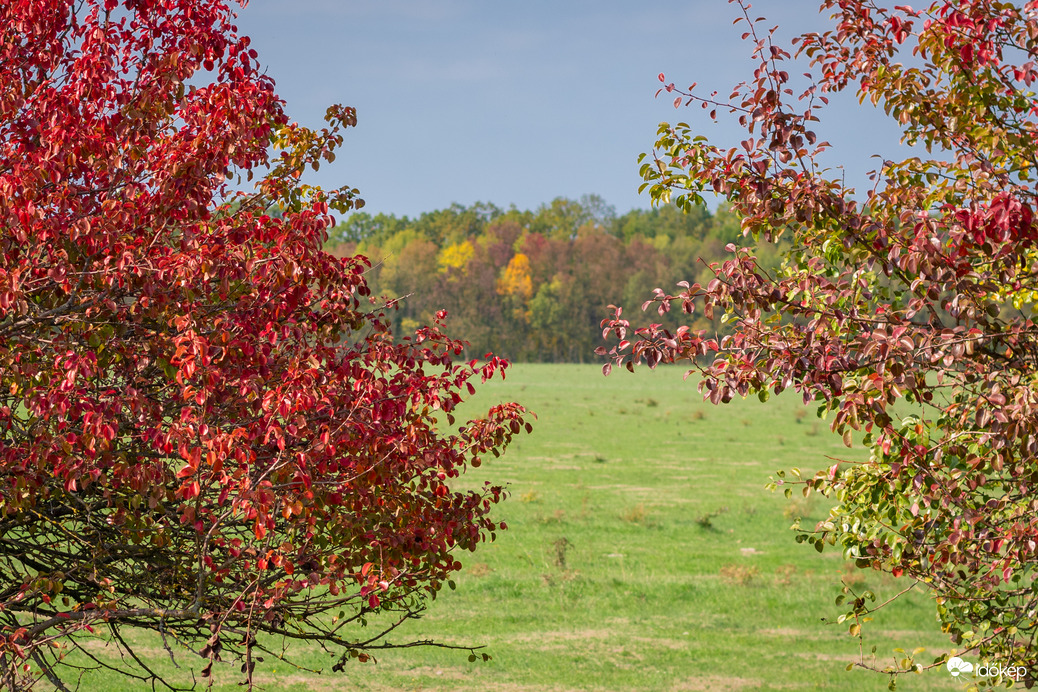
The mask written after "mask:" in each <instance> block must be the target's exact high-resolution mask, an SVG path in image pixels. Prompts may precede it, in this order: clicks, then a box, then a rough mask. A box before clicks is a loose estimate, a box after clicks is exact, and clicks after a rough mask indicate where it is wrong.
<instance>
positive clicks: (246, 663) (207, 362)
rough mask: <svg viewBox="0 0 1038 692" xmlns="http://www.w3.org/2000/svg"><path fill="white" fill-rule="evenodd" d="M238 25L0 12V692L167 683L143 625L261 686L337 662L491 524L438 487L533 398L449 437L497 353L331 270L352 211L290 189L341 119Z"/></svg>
mask: <svg viewBox="0 0 1038 692" xmlns="http://www.w3.org/2000/svg"><path fill="white" fill-rule="evenodd" d="M233 17H234V15H233V14H232V12H231V10H230V8H229V7H228V6H227V4H226V3H225V2H224V1H223V0H121V1H117V0H81V1H77V2H72V1H71V0H10V1H5V2H4V3H2V4H0V397H2V399H0V686H4V687H6V688H9V689H24V688H28V687H30V686H31V685H32V684H33V683H34V682H36V681H37V680H38V679H40V678H41V677H44V676H45V677H46V678H48V679H49V680H50V682H51V683H52V684H53V685H54V686H56V687H58V688H59V689H65V683H63V682H62V680H63V679H68V678H67V674H68V673H69V672H70V671H71V673H72V674H73V675H74V676H77V675H78V673H79V671H77V670H75V669H76V668H82V667H96V666H106V667H107V666H114V667H116V668H118V669H120V670H122V671H123V672H125V673H126V674H128V675H134V676H137V677H139V678H141V679H142V680H151V681H154V680H155V679H156V676H157V674H156V673H155V672H154V670H153V668H152V662H151V661H149V660H147V659H146V658H144V657H141V656H138V655H137V654H136V653H135V652H134V650H133V647H132V646H131V645H130V644H129V643H128V639H127V637H126V636H125V635H126V633H127V632H128V631H129V630H151V631H154V632H156V633H157V634H156V636H157V637H158V636H161V637H162V639H161V641H163V642H165V643H166V645H167V646H170V647H172V646H179V645H183V646H185V647H187V648H189V649H192V650H194V651H195V652H196V653H198V654H199V655H201V656H202V657H204V658H206V659H209V665H207V666H206V667H205V669H204V671H203V675H206V676H209V675H211V674H212V672H213V665H212V664H213V662H218V661H230V660H235V661H236V664H235V668H234V670H235V672H236V671H237V670H238V664H240V667H241V671H242V673H243V675H244V680H245V682H246V683H248V684H250V685H251V683H252V679H253V671H254V668H255V666H256V664H257V661H258V660H259V658H260V656H259V655H258V654H259V652H260V651H261V650H264V649H269V648H270V647H272V646H275V645H276V646H278V647H281V646H283V644H284V642H286V641H287V642H289V643H291V642H292V641H297V642H299V643H300V645H318V644H319V645H323V646H325V647H327V648H330V649H332V650H333V656H334V657H336V659H337V664H336V667H339V668H341V666H342V664H343V663H344V662H345V661H347V660H349V659H351V658H359V659H360V660H366V659H367V658H369V657H370V654H368V653H365V651H370V650H372V649H378V648H383V647H387V646H392V645H393V644H389V643H388V642H387V641H386V640H385V634H386V632H387V631H388V630H391V629H393V628H394V627H395V626H396V625H397V624H398V623H400V622H402V621H403V620H406V619H408V618H410V617H413V616H416V615H417V614H419V613H420V612H421V611H422V610H423V608H424V607H425V605H426V603H427V601H428V599H429V598H430V597H432V596H434V595H435V593H436V591H437V590H438V589H439V588H440V586H441V585H442V584H444V583H446V581H447V580H448V578H449V576H450V575H451V574H452V572H454V571H456V570H458V569H459V568H460V563H459V561H458V553H459V552H460V551H462V550H472V549H475V548H476V547H477V545H478V544H479V543H480V542H481V541H484V540H487V539H489V538H491V537H493V535H494V532H495V531H496V530H498V529H500V528H504V526H503V524H499V523H497V522H495V521H494V520H493V519H492V518H491V516H490V514H489V512H490V510H491V508H492V505H493V504H494V503H496V502H497V501H498V500H499V499H501V497H502V492H503V491H502V489H501V488H499V487H492V486H490V485H487V486H486V487H485V488H484V489H483V490H481V491H478V492H458V491H455V490H452V489H451V482H452V479H454V478H456V477H457V476H458V475H459V473H461V472H463V471H464V470H465V469H466V468H467V467H468V466H470V465H471V466H477V465H479V463H480V459H481V457H483V456H484V455H485V454H487V453H493V454H495V455H496V454H498V453H499V452H500V450H501V449H502V448H503V447H504V446H505V445H506V444H507V442H508V441H509V439H510V437H511V436H512V435H513V434H515V433H518V432H519V431H520V429H521V428H522V427H526V428H527V429H529V425H528V424H526V423H524V421H523V414H524V412H523V410H522V408H521V407H519V406H517V405H515V404H505V405H500V406H495V407H493V408H491V409H490V411H489V412H488V413H487V414H486V415H485V417H483V418H480V419H478V420H474V421H470V422H469V423H468V424H466V425H464V426H463V427H460V428H457V429H453V428H452V430H453V432H451V431H450V430H444V429H443V427H442V426H443V424H444V423H450V424H451V425H452V426H453V424H454V418H453V415H452V413H451V412H452V410H454V409H455V407H456V406H457V405H458V404H459V402H460V401H461V400H462V396H463V395H465V394H468V393H472V392H473V385H472V380H473V379H474V378H475V379H479V380H485V379H486V378H487V377H490V376H492V375H493V374H494V373H495V372H498V371H500V370H501V368H503V367H504V366H505V364H504V363H503V362H501V361H498V360H496V359H491V360H489V361H487V362H485V363H484V364H482V365H477V364H476V363H474V362H473V363H468V364H464V363H457V362H455V361H456V359H457V358H458V355H459V354H460V353H461V348H462V344H460V343H459V342H457V341H454V340H451V339H449V338H447V337H446V336H445V335H444V334H443V333H442V332H441V331H440V327H441V321H442V318H443V315H442V313H441V314H440V315H439V316H438V321H437V323H436V324H434V325H433V326H429V327H423V328H421V329H419V330H418V331H417V332H416V333H415V334H414V335H413V337H411V338H409V339H403V340H402V341H400V340H397V341H394V339H393V338H392V336H391V334H390V333H389V327H388V324H389V320H388V319H387V317H386V314H385V311H386V309H387V308H386V307H385V306H383V307H381V308H380V307H378V304H377V303H375V302H374V301H372V300H370V299H369V297H368V290H367V288H366V285H365V280H364V273H365V270H366V268H367V263H366V260H365V259H364V258H361V257H357V258H352V259H346V260H337V259H335V258H333V257H331V256H330V255H328V254H326V253H324V252H322V250H321V248H322V244H323V242H324V240H325V239H326V237H327V229H328V228H329V227H330V226H331V225H332V223H333V221H332V217H331V216H330V211H331V210H332V209H337V210H340V211H345V210H347V209H349V208H351V207H355V206H359V205H360V204H361V202H360V200H359V199H357V198H356V197H355V195H356V193H357V191H356V190H352V189H349V188H345V189H342V190H336V191H328V192H325V191H321V190H319V189H316V188H309V187H307V186H304V185H301V184H300V183H299V182H298V179H299V177H300V175H301V173H302V172H303V171H304V169H306V168H308V167H314V168H316V167H317V165H318V162H319V161H321V160H327V161H330V160H332V158H333V153H332V152H333V150H334V149H335V148H336V147H337V146H338V145H339V144H340V143H341V141H342V136H341V134H340V132H339V131H340V129H342V128H344V127H348V126H352V125H354V124H355V121H356V114H355V112H354V111H353V110H352V109H350V108H342V107H335V108H332V109H330V110H329V111H328V118H327V119H328V122H329V124H328V127H327V128H326V129H323V130H320V131H312V130H308V129H305V128H302V127H299V126H297V125H294V124H290V123H289V121H288V119H287V118H286V116H285V114H284V112H283V110H282V106H283V103H282V102H281V101H280V100H279V99H278V97H277V96H276V94H275V92H274V88H273V87H274V85H273V84H272V82H271V80H270V79H269V78H268V77H267V76H265V75H264V74H263V73H262V72H261V71H260V70H259V68H258V66H257V62H256V57H257V56H256V52H255V51H254V50H252V49H250V48H249V40H248V38H246V37H243V36H239V35H238V34H237V30H236V28H235V27H234V25H233V23H232V22H233ZM236 178H237V179H239V180H240V179H242V178H247V179H249V180H253V179H254V178H256V179H257V181H258V183H257V186H256V191H255V192H253V193H248V194H246V193H240V192H236V191H235V190H236V189H237V188H236V187H234V186H232V185H231V183H230V182H229V180H231V181H233V180H234V179H236ZM339 611H343V612H342V613H340V614H339V616H338V617H337V618H333V617H331V616H327V617H326V616H325V615H326V614H327V613H329V612H331V613H339ZM373 613H381V614H383V615H382V619H381V620H379V622H382V623H384V625H381V626H379V627H378V629H376V630H373V631H367V630H362V629H360V625H362V624H363V623H364V622H365V620H366V619H367V618H368V617H369V616H370V615H371V614H373ZM90 633H95V635H96V636H101V637H104V638H105V639H107V640H108V641H110V642H112V643H113V644H114V645H115V646H116V647H117V648H118V649H121V650H122V654H123V655H122V656H121V657H117V656H110V655H109V656H107V657H106V658H103V659H99V658H96V653H97V649H96V648H88V647H83V646H82V645H81V643H82V638H83V637H84V636H88V637H89V636H95V635H91V634H90ZM174 642H179V644H174ZM417 643H431V642H409V643H408V645H414V644H417ZM470 651H471V650H470ZM336 659H333V660H332V661H331V662H332V663H335V660H336Z"/></svg>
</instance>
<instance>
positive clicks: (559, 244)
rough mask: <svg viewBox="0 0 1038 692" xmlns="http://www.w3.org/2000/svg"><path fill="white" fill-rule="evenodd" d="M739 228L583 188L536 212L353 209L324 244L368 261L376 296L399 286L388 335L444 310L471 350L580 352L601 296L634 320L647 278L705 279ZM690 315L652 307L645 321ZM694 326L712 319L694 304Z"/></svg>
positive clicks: (651, 284) (583, 356)
mask: <svg viewBox="0 0 1038 692" xmlns="http://www.w3.org/2000/svg"><path fill="white" fill-rule="evenodd" d="M741 238H742V233H741V231H740V227H739V220H738V219H737V218H736V217H735V216H734V215H733V214H731V213H730V212H728V211H726V210H724V209H720V210H718V211H717V212H714V213H711V212H710V211H709V210H708V209H707V208H706V207H705V206H702V207H697V208H695V209H694V210H693V211H692V213H688V214H686V213H682V212H681V211H680V210H678V209H677V208H675V207H671V206H668V207H660V208H656V209H651V210H634V211H631V212H628V213H626V214H623V215H622V216H617V215H616V213H615V211H614V210H613V208H612V207H610V206H609V205H607V204H605V203H604V202H603V200H602V199H601V198H599V197H597V196H595V195H591V196H585V197H582V198H581V199H580V200H579V201H574V200H570V199H563V198H559V199H556V200H555V201H553V202H552V203H551V204H546V205H542V206H541V207H540V208H538V209H537V210H535V211H525V210H519V209H516V208H514V207H513V208H511V209H508V210H502V209H500V208H498V207H496V206H494V205H491V204H483V203H477V204H474V205H472V206H470V207H465V206H461V205H458V204H455V205H453V206H451V207H450V208H448V209H442V210H439V211H433V212H427V213H424V214H422V215H421V216H419V217H418V218H416V219H411V218H408V217H406V216H405V217H402V218H399V217H396V216H393V215H386V214H377V215H371V214H367V213H364V212H358V213H354V214H351V215H350V216H349V217H348V218H347V219H346V220H345V222H343V223H341V224H339V225H338V226H336V227H335V228H334V229H332V231H331V234H330V239H329V242H328V246H329V249H330V250H331V251H333V252H335V253H336V254H339V255H345V254H362V255H366V256H367V257H368V258H369V259H370V260H371V261H372V264H373V268H372V269H371V271H370V272H369V273H368V280H369V283H370V285H371V289H372V293H373V295H376V296H386V297H389V298H402V297H405V296H406V298H404V299H403V300H401V301H400V309H399V311H397V312H396V314H395V318H394V321H395V325H394V326H395V327H396V328H397V329H396V333H397V334H408V333H411V332H413V331H414V329H415V328H417V327H418V326H420V325H423V324H427V323H430V322H432V320H433V316H434V315H435V313H436V311H438V310H441V309H445V310H447V312H448V315H449V316H448V320H447V332H448V334H450V335H451V336H453V337H455V338H460V339H464V340H466V341H468V342H469V343H470V344H471V348H470V351H469V354H468V355H470V356H471V357H480V356H482V355H483V354H484V353H488V352H492V353H494V354H496V355H499V356H503V357H506V358H509V359H511V360H515V361H552V362H558V361H570V362H589V361H593V360H595V359H596V358H597V356H595V355H594V350H595V348H597V347H598V346H600V345H602V344H603V341H602V339H601V329H600V327H599V323H600V322H601V320H602V319H603V318H604V317H606V316H607V315H608V314H609V310H608V309H607V306H608V305H610V304H614V305H622V306H624V308H625V310H626V311H627V312H628V313H632V322H633V321H635V320H639V318H641V317H643V316H642V315H640V314H638V313H639V309H640V306H641V305H642V303H644V302H645V301H646V300H648V299H649V298H650V297H651V296H652V290H653V289H654V288H656V287H660V288H663V289H664V290H666V291H670V292H676V290H677V289H676V287H675V284H676V283H677V282H678V281H681V280H687V281H689V282H692V281H700V282H703V281H705V280H709V278H711V277H712V274H711V273H710V271H709V269H708V268H707V266H706V265H707V264H709V263H711V262H717V261H722V260H724V259H725V258H726V257H730V254H729V253H727V252H726V251H725V249H724V248H725V245H727V244H728V243H732V242H735V243H739V241H740V239H741ZM687 319H688V318H687V317H686V316H682V315H668V316H666V317H662V318H661V317H659V316H658V315H656V314H655V313H653V315H652V319H651V321H655V322H662V323H664V324H668V325H671V326H676V325H678V324H685V323H687ZM639 321H650V320H649V319H648V317H647V316H646V317H645V319H641V320H639ZM693 325H694V326H695V327H696V328H703V329H716V328H717V327H718V325H716V324H714V323H712V322H711V321H709V320H706V319H705V318H704V317H703V316H701V315H697V316H695V317H694V318H693Z"/></svg>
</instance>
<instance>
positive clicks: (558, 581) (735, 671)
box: [84, 365, 961, 692]
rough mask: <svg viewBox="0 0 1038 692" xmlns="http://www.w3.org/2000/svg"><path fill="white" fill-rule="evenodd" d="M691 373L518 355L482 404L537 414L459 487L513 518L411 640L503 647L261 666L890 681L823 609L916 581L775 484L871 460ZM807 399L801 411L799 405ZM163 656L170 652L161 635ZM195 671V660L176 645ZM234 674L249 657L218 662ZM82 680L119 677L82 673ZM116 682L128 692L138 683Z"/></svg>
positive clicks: (645, 683)
mask: <svg viewBox="0 0 1038 692" xmlns="http://www.w3.org/2000/svg"><path fill="white" fill-rule="evenodd" d="M682 374H683V373H682V371H679V370H676V369H660V370H657V371H655V372H652V371H649V370H647V369H642V370H639V371H638V372H637V374H636V375H631V374H629V373H627V372H617V373H614V374H613V375H612V376H610V377H608V378H605V377H603V376H602V375H601V372H600V369H599V368H598V367H597V366H580V365H517V366H515V367H514V368H513V369H512V370H510V371H509V375H508V379H507V381H505V382H496V383H492V384H489V383H488V385H486V386H485V387H484V389H483V391H482V392H481V393H480V395H479V398H478V400H477V401H475V402H474V404H473V405H474V406H476V407H478V406H486V405H489V404H490V403H492V402H493V401H495V400H516V401H519V402H521V403H523V404H524V405H526V406H527V407H528V408H530V409H531V410H533V411H535V412H536V413H537V416H538V419H537V421H536V422H535V428H534V432H533V434H532V435H529V436H523V437H521V438H519V439H518V441H517V442H516V443H514V444H513V446H512V448H511V449H510V450H509V451H508V453H507V454H506V455H505V456H504V457H502V458H501V459H492V460H490V461H489V462H487V463H486V464H485V465H484V466H483V467H481V468H480V469H478V470H476V471H474V472H472V473H470V474H468V476H467V477H466V478H464V483H467V484H468V483H471V484H473V485H476V484H477V483H481V482H482V481H483V480H484V479H492V480H494V481H495V482H506V483H508V485H509V487H510V492H511V496H510V497H509V498H508V499H507V500H506V501H505V502H504V503H502V505H500V506H499V508H498V517H499V518H501V519H504V520H505V521H507V523H508V525H509V530H508V531H506V532H504V533H502V534H499V536H498V540H497V542H495V543H493V544H489V545H486V546H485V547H484V548H483V549H482V550H481V551H479V552H477V553H474V554H465V555H462V556H461V557H460V559H461V560H462V562H463V563H464V564H465V568H464V570H463V571H462V572H461V574H460V576H459V577H458V579H457V584H458V588H457V590H456V591H454V592H444V593H443V594H441V596H440V598H438V599H437V601H436V602H435V603H433V605H432V607H431V608H430V611H429V613H428V614H427V616H426V617H424V618H423V619H422V620H420V621H417V622H413V623H410V626H409V629H408V630H407V631H406V632H404V633H402V634H401V635H400V637H401V638H403V637H408V638H418V637H426V636H432V637H434V638H436V639H437V640H439V641H443V642H447V643H455V644H483V645H486V647H487V648H486V651H488V652H489V653H490V654H491V655H492V656H493V659H492V660H491V661H490V662H489V663H469V662H468V660H467V655H466V654H464V653H462V652H452V651H445V650H439V649H410V650H405V651H398V652H391V653H386V654H383V655H381V656H379V659H380V662H379V663H378V665H371V664H357V665H356V666H355V667H348V668H347V669H346V672H345V674H334V673H331V672H330V670H329V669H330V659H329V658H328V657H327V656H324V657H322V656H320V655H318V654H316V653H314V654H307V653H304V652H300V651H294V652H293V655H294V657H295V658H296V659H297V660H298V661H299V662H301V663H303V664H305V665H306V666H307V667H310V668H313V669H324V670H325V673H324V674H321V675H317V674H314V673H312V672H307V671H303V670H299V669H295V668H293V667H291V666H289V665H287V664H282V663H279V664H278V666H277V667H276V670H273V671H272V670H270V669H268V670H266V671H264V672H263V673H262V674H260V675H259V676H258V680H259V681H260V684H261V685H263V686H265V687H266V688H267V689H274V690H307V691H314V692H316V691H318V690H341V689H361V690H714V689H785V690H807V689H826V690H829V689H832V690H881V689H886V686H887V682H888V681H887V678H886V677H884V676H882V675H877V674H873V673H867V672H865V671H862V670H858V669H855V670H853V671H850V672H848V671H847V670H846V667H847V664H848V663H851V662H853V661H856V660H858V641H857V640H856V639H854V638H852V637H850V636H849V635H848V633H847V626H846V624H845V625H835V624H833V625H829V624H825V623H823V621H822V619H823V618H830V619H834V618H835V617H836V615H837V614H838V613H839V610H838V609H837V608H836V606H835V605H834V604H833V603H834V599H835V597H836V596H837V595H838V594H839V587H838V583H839V580H840V579H841V576H842V577H843V578H846V579H847V580H848V582H850V583H851V584H852V585H854V586H855V588H858V589H861V588H870V589H872V590H874V591H876V593H877V594H878V595H879V597H880V599H881V600H883V599H885V597H886V596H889V595H891V594H893V593H895V592H896V591H898V590H900V589H901V588H903V586H905V584H902V583H901V582H900V581H898V580H894V579H892V578H890V577H887V576H885V575H881V574H879V573H875V572H864V571H860V570H855V569H854V568H853V567H851V566H850V565H849V564H847V563H845V562H844V561H843V559H842V558H841V556H840V555H839V553H838V551H835V550H833V551H827V552H825V553H823V554H821V555H819V554H818V553H816V552H815V551H814V550H813V549H811V548H810V547H809V546H806V545H799V544H797V543H796V542H795V541H794V534H793V532H791V531H789V526H790V524H791V517H793V516H794V515H797V514H802V515H804V516H805V524H808V525H813V523H814V521H817V520H818V519H819V518H821V517H822V516H824V515H825V513H826V511H827V509H828V507H827V505H826V503H825V499H824V498H820V497H818V498H811V499H810V500H809V501H804V499H803V498H799V495H797V496H795V498H799V499H796V500H793V501H791V500H787V499H785V498H784V497H783V496H782V495H781V494H780V493H770V492H768V491H766V490H764V488H763V486H764V485H765V483H767V481H768V477H769V476H770V475H772V474H773V473H774V472H775V471H776V470H778V469H787V468H789V467H792V466H800V467H801V468H803V469H804V470H805V471H814V470H815V469H817V468H819V467H822V466H825V465H829V464H831V463H832V462H831V461H830V460H829V457H837V458H848V455H850V454H854V455H856V458H859V459H860V458H861V457H862V454H863V452H862V451H861V450H854V451H852V450H848V449H846V448H845V447H843V445H842V443H841V442H840V440H839V439H838V438H837V437H835V436H833V435H831V434H830V433H829V432H828V427H827V425H826V424H825V423H824V422H822V421H819V420H818V419H816V418H815V417H814V412H813V409H805V408H804V407H802V406H801V405H800V402H799V400H798V399H797V398H796V395H795V394H792V393H791V395H790V396H781V397H776V398H773V399H772V400H771V401H770V402H769V403H767V404H760V403H758V402H757V401H756V399H754V400H752V401H736V402H733V403H732V404H730V405H728V406H724V407H713V406H710V405H709V404H704V403H703V402H702V401H701V397H700V395H699V394H698V392H697V391H696V388H695V386H694V384H693V383H692V382H691V381H690V382H683V381H682ZM805 413H806V415H805ZM864 633H865V642H866V648H865V650H866V652H868V651H870V650H871V647H872V646H876V647H877V654H876V655H877V657H878V658H879V660H878V663H879V664H880V665H885V664H886V663H888V662H889V661H890V660H891V658H892V657H893V656H894V655H895V654H894V649H895V648H896V647H900V648H903V649H906V650H912V649H913V648H915V647H918V646H923V647H926V649H927V651H926V653H925V654H924V655H922V656H920V658H919V660H920V661H924V662H929V661H930V660H932V658H933V657H934V656H936V655H938V654H940V653H943V652H944V651H947V650H948V642H947V639H946V638H945V637H944V636H942V635H941V633H940V631H939V628H938V625H937V623H936V620H935V618H934V615H933V609H932V605H931V604H930V603H929V602H928V601H926V599H925V598H924V597H921V596H916V597H914V598H905V599H903V600H901V601H899V602H897V603H895V604H894V606H893V607H891V608H890V609H889V610H884V611H881V612H880V613H879V614H878V615H877V618H876V621H875V622H873V623H870V625H868V626H866V629H865V631H864ZM149 653H153V654H154V659H155V660H162V659H163V658H165V659H166V664H167V669H168V670H169V671H171V672H172V671H173V669H172V667H171V666H169V665H168V658H166V654H165V653H164V652H163V651H162V650H161V648H159V647H158V646H154V647H152V648H151V649H150V651H149ZM178 663H179V664H180V666H182V668H181V670H180V671H177V675H180V676H182V677H181V678H180V679H185V677H186V678H187V679H189V677H190V674H189V673H188V671H189V670H190V669H191V668H194V669H196V670H197V669H200V668H201V667H202V663H201V662H200V661H197V660H193V659H192V658H191V657H190V655H189V654H182V655H180V656H179V657H178ZM214 672H215V673H216V679H217V683H218V684H217V685H216V687H217V689H226V690H232V689H237V682H238V681H239V679H240V675H239V674H238V672H237V666H233V667H232V666H230V665H227V666H225V669H224V670H220V669H219V667H217V668H215V669H214ZM84 684H85V685H86V688H87V689H119V682H118V681H117V680H115V679H108V678H104V677H97V678H94V679H87V680H86V681H85V682H84ZM960 687H961V684H958V683H955V682H954V681H953V679H952V678H951V677H950V676H949V675H948V673H947V672H946V671H945V670H944V668H943V667H941V668H938V669H935V670H932V671H928V672H927V673H925V674H923V675H913V676H907V677H903V678H902V679H901V680H900V681H899V685H898V688H899V689H902V690H931V689H932V690H952V689H958V688H960ZM123 689H133V687H132V686H129V687H123Z"/></svg>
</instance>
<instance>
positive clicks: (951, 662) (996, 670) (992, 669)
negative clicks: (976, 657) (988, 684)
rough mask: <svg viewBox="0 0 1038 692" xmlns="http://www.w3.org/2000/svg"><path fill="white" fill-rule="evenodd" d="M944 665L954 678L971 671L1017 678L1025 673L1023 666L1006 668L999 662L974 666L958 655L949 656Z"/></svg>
mask: <svg viewBox="0 0 1038 692" xmlns="http://www.w3.org/2000/svg"><path fill="white" fill-rule="evenodd" d="M945 665H946V666H947V667H948V672H949V673H951V675H952V677H954V678H957V677H959V676H960V675H961V676H965V675H969V674H970V673H973V674H974V676H976V677H982V678H1012V679H1014V680H1019V679H1020V678H1022V677H1024V676H1025V675H1027V668H1026V667H1024V666H1008V667H1006V668H1003V667H1002V666H1001V665H999V664H994V665H979V666H974V665H973V664H972V663H970V662H969V661H965V660H963V659H961V658H959V657H958V656H952V657H951V658H949V659H948V662H947V663H946V664H945Z"/></svg>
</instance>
